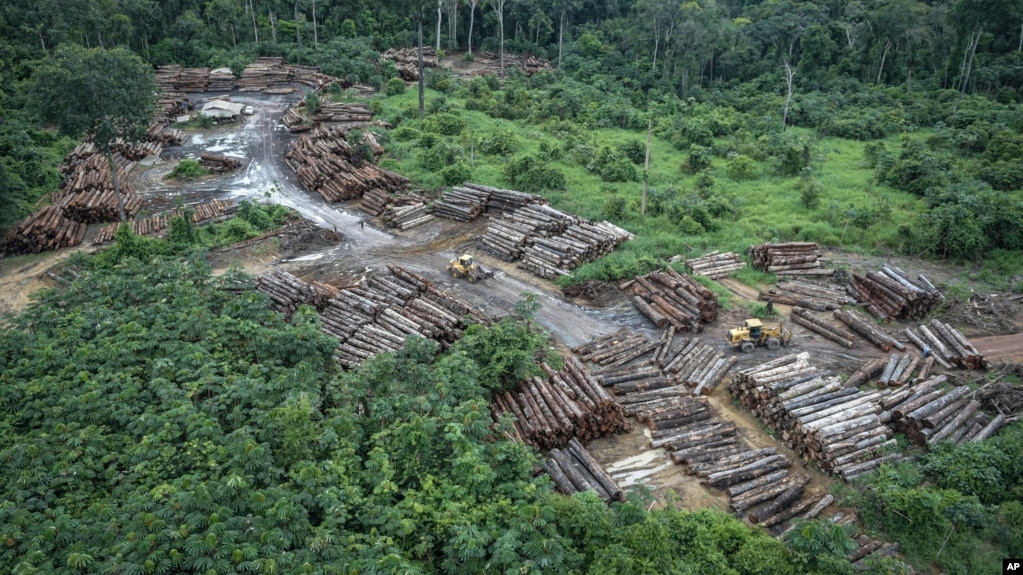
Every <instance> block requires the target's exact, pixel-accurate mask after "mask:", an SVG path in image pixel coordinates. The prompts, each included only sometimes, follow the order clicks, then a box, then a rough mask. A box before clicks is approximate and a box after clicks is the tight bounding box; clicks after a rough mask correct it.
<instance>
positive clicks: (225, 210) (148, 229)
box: [92, 200, 238, 245]
mask: <svg viewBox="0 0 1023 575" xmlns="http://www.w3.org/2000/svg"><path fill="white" fill-rule="evenodd" d="M237 209H238V206H237V205H236V204H235V203H234V202H233V201H231V200H211V201H209V202H205V203H201V204H195V205H193V206H189V207H188V208H178V209H176V210H173V211H171V212H164V213H160V214H154V215H152V216H149V217H148V218H142V219H138V220H133V221H132V222H131V230H132V231H133V232H135V234H136V235H139V236H149V235H153V234H157V233H160V232H162V231H163V230H165V229H167V226H168V225H170V221H171V220H172V219H173V218H174V217H176V216H182V215H184V214H185V212H186V210H187V211H191V212H192V222H193V223H195V224H200V223H203V222H206V221H209V220H212V219H214V218H219V217H221V216H224V215H227V214H231V213H233V212H234V211H235V210H237ZM119 227H120V224H110V225H107V226H103V227H102V228H100V230H99V233H97V234H96V238H95V239H94V240H93V241H92V243H93V244H94V245H99V244H105V243H107V242H112V241H113V240H114V237H115V236H116V235H117V228H119Z"/></svg>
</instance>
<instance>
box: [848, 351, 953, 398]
mask: <svg viewBox="0 0 1023 575" xmlns="http://www.w3.org/2000/svg"><path fill="white" fill-rule="evenodd" d="M933 369H934V358H932V357H928V358H927V359H924V358H922V357H921V356H919V355H917V354H915V353H907V354H904V355H901V356H900V355H899V354H897V353H893V354H892V355H891V357H890V358H888V360H883V359H875V360H872V361H870V362H868V363H867V364H866V365H865V366H863V367H861V368H860V369H858V370H857V371H856V372H854V373H853V375H854V376H857V377H855V378H850V379H851V381H847V383H846V385H847V386H850V387H851V386H852V385H860V384H861V383H865V382H866V381H869V380H870V379H871V378H873V377H875V376H877V382H876V385H877V388H878V389H887V388H889V387H902V386H904V385H908V384H910V383H913V382H920V381H924V380H926V379H928V377H930V374H931V371H932V370H933ZM859 373H863V377H864V378H863V379H862V381H861V379H860V377H859V376H858V374H859ZM914 374H916V377H914Z"/></svg>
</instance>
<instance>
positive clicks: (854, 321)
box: [833, 309, 906, 352]
mask: <svg viewBox="0 0 1023 575" xmlns="http://www.w3.org/2000/svg"><path fill="white" fill-rule="evenodd" d="M833 314H834V316H835V319H837V320H838V321H840V322H842V323H844V324H845V325H846V326H848V327H849V328H850V329H852V330H853V331H854V332H856V333H858V334H860V335H861V336H863V338H864V339H866V340H867V341H869V342H870V343H872V344H874V345H876V346H877V347H879V348H881V350H882V351H885V352H888V351H890V350H891V349H892V348H893V347H894V348H895V349H897V350H899V351H905V349H906V346H905V345H903V344H902V342H899V341H897V340H896V339H895V338H893V337H892V336H890V335H888V334H887V333H885V332H883V331H881V330H879V329H877V328H876V327H874V326H873V325H872V324H871V322H870V321H868V320H867V318H865V317H863V316H862V315H860V314H859V312H857V311H856V310H852V309H849V310H841V309H836V310H835V311H834V312H833Z"/></svg>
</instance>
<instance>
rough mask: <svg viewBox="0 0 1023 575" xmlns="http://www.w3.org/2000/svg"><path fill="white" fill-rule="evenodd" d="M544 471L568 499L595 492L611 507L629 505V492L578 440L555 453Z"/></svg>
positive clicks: (570, 442)
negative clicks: (617, 502)
mask: <svg viewBox="0 0 1023 575" xmlns="http://www.w3.org/2000/svg"><path fill="white" fill-rule="evenodd" d="M543 468H544V471H546V472H547V475H549V476H550V478H551V480H552V481H554V485H556V486H557V488H558V491H560V492H562V493H564V494H565V495H571V494H573V493H579V492H582V491H590V490H592V491H594V492H595V493H596V494H597V495H599V496H600V497H601V498H602V499H603V500H604V501H606V502H607V503H611V502H612V501H625V492H624V491H622V489H621V488H620V487H619V486H618V484H617V483H615V480H614V479H612V478H611V475H609V474H608V472H607V471H606V470H605V469H604V467H603V466H602V465H600V463H598V462H597V460H596V459H594V458H593V456H592V455H590V452H588V451H586V448H585V447H583V445H582V444H581V443H579V441H578V440H577V439H574V438H573V439H572V440H571V441H569V442H568V445H567V446H566V447H565V449H552V450H551V452H550V457H549V458H548V459H547V462H546V463H545V464H544V466H543Z"/></svg>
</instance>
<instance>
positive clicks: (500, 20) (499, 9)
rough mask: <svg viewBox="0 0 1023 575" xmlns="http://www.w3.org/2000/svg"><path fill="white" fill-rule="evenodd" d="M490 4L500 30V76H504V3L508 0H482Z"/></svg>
mask: <svg viewBox="0 0 1023 575" xmlns="http://www.w3.org/2000/svg"><path fill="white" fill-rule="evenodd" d="M484 1H485V2H486V3H488V4H490V7H491V8H493V9H494V14H495V15H497V28H498V30H499V32H500V38H501V54H500V56H499V61H500V67H499V69H500V71H501V77H502V78H504V5H505V4H506V3H507V1H508V0H484Z"/></svg>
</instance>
